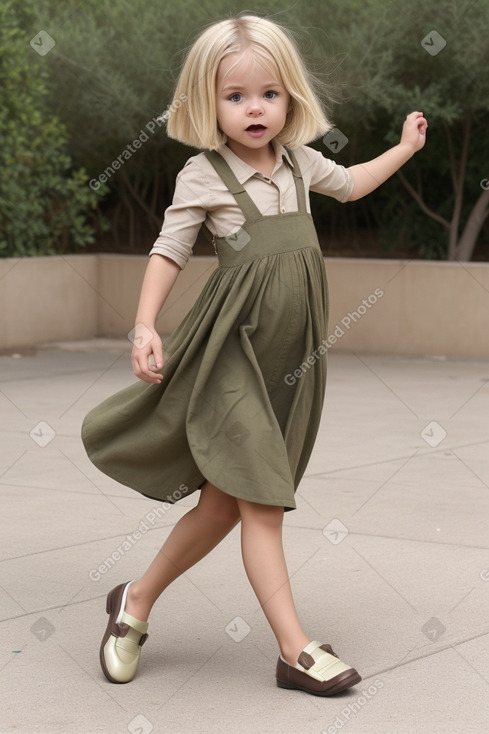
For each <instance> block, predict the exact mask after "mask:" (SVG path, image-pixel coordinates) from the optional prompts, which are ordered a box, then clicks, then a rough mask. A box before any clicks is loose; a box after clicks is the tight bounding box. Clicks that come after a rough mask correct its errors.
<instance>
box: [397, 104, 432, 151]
mask: <svg viewBox="0 0 489 734" xmlns="http://www.w3.org/2000/svg"><path fill="white" fill-rule="evenodd" d="M427 127H428V121H427V120H426V119H425V118H424V117H423V113H422V112H411V113H410V114H409V115H408V116H407V117H406V119H405V121H404V125H403V126H402V134H401V142H400V145H405V146H406V147H408V148H410V149H411V151H412V152H413V153H416V151H418V150H421V148H422V147H423V145H424V144H425V142H426V128H427Z"/></svg>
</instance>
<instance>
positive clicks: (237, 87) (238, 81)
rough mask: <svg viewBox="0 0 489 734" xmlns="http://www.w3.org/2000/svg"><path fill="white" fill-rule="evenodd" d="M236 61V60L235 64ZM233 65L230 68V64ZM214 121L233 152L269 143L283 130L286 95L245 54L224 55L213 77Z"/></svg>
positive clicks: (241, 152)
mask: <svg viewBox="0 0 489 734" xmlns="http://www.w3.org/2000/svg"><path fill="white" fill-rule="evenodd" d="M237 62H238V63H237ZM233 66H234V68H233V69H232V71H230V69H231V67H233ZM216 99H217V121H218V123H219V127H220V128H221V130H222V131H223V133H225V134H226V135H227V137H228V141H227V144H228V146H229V147H230V148H231V150H232V151H233V152H234V153H236V155H238V156H240V157H241V158H246V155H247V154H248V155H249V153H250V152H251V151H252V150H259V149H260V148H263V147H265V146H267V147H268V146H269V143H270V141H271V140H272V138H274V137H275V136H276V135H278V134H279V132H280V131H281V130H282V129H283V127H284V125H285V117H286V115H287V110H288V108H289V104H290V95H289V93H288V92H287V90H286V89H285V87H284V86H283V85H282V82H281V80H280V79H277V78H276V77H275V76H274V74H271V73H270V72H269V71H267V70H266V69H265V68H264V67H263V66H260V64H259V62H258V61H256V63H253V58H252V57H251V54H249V53H246V52H244V53H242V54H240V55H239V56H238V55H237V54H235V53H231V54H228V55H227V56H225V57H224V58H223V59H222V61H221V63H220V64H219V69H218V73H217V80H216Z"/></svg>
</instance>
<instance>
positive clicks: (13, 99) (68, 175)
mask: <svg viewBox="0 0 489 734" xmlns="http://www.w3.org/2000/svg"><path fill="white" fill-rule="evenodd" d="M31 12H32V11H31V10H30V9H29V6H28V5H27V6H26V5H25V4H24V5H23V7H22V8H21V9H19V8H18V7H16V6H15V5H14V3H12V2H7V3H4V4H3V5H2V6H0V88H1V89H2V104H1V107H0V256H1V257H19V256H29V255H30V256H32V255H46V254H55V253H59V252H67V251H70V250H77V249H79V248H82V247H84V246H85V245H86V244H87V243H89V242H93V240H94V227H93V225H94V222H95V220H96V218H98V214H97V201H98V199H99V197H100V193H101V192H102V193H104V190H103V189H102V190H99V192H98V193H95V192H94V191H92V190H91V189H90V187H89V186H88V176H87V174H86V173H85V170H84V169H83V168H81V169H78V170H72V162H71V158H70V156H69V154H68V152H67V150H68V135H67V131H66V128H65V126H64V125H63V124H62V123H61V122H60V120H59V119H58V118H57V117H55V116H53V115H52V114H51V112H50V109H49V104H48V101H47V100H48V93H47V87H46V77H47V71H46V65H45V59H44V58H43V57H41V56H39V55H38V54H37V53H36V51H35V50H34V49H33V48H32V47H31V46H30V44H29V41H30V38H32V36H29V33H28V32H27V30H28V28H29V24H30V22H31ZM100 224H101V225H102V226H104V223H103V221H101V222H100Z"/></svg>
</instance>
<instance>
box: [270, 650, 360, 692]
mask: <svg viewBox="0 0 489 734" xmlns="http://www.w3.org/2000/svg"><path fill="white" fill-rule="evenodd" d="M285 679H286V680H285ZM361 680H362V676H361V675H360V674H359V673H358V672H357V671H356V670H355V668H350V670H345V671H344V672H343V673H340V674H339V675H335V677H334V678H331V680H328V681H324V682H322V681H318V680H316V679H315V678H312V677H311V676H310V675H308V674H307V673H303V672H302V670H297V668H293V667H292V666H291V665H288V663H286V662H284V661H283V660H281V659H280V658H279V659H278V662H277V685H278V686H279V687H280V688H289V689H293V690H298V691H305V693H312V694H313V695H314V696H334V694H335V693H341V691H346V689H347V688H351V686H355V685H356V684H357V683H360V681H361Z"/></svg>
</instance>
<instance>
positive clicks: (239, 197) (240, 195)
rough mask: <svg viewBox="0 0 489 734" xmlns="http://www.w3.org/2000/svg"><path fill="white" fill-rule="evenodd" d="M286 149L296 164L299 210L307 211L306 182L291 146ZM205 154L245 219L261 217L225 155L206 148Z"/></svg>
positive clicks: (294, 175) (293, 173) (294, 174)
mask: <svg viewBox="0 0 489 734" xmlns="http://www.w3.org/2000/svg"><path fill="white" fill-rule="evenodd" d="M284 147H285V146H284ZM285 149H286V151H287V153H288V154H289V156H290V159H291V161H292V164H293V166H294V167H293V170H292V175H293V177H294V184H295V188H296V193H297V204H298V211H300V212H302V213H306V212H307V208H306V194H305V189H304V182H303V180H302V174H301V172H300V169H299V166H298V164H297V160H296V157H295V155H294V154H293V153H292V151H291V150H290V149H289V148H285ZM204 154H205V156H206V157H207V159H208V160H209V161H210V163H211V164H212V165H213V166H214V168H215V169H216V171H217V173H218V174H219V176H220V177H221V178H222V180H223V181H224V183H225V185H226V186H227V188H228V189H229V191H230V192H231V193H232V195H233V196H234V198H235V199H236V202H237V204H238V206H239V208H240V209H241V211H242V212H243V215H244V217H245V219H246V220H247V221H248V220H250V221H254V220H256V219H260V218H261V217H262V216H263V214H262V213H261V212H260V210H259V209H258V207H257V206H256V204H255V202H254V201H253V199H252V198H251V196H250V195H249V194H248V192H247V191H246V190H245V189H244V187H243V185H242V184H240V182H239V181H238V179H237V178H236V176H235V174H234V173H233V171H232V170H231V167H230V166H229V164H228V162H227V161H226V160H225V159H224V158H223V156H222V155H220V154H219V153H218V152H217V151H216V150H204Z"/></svg>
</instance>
